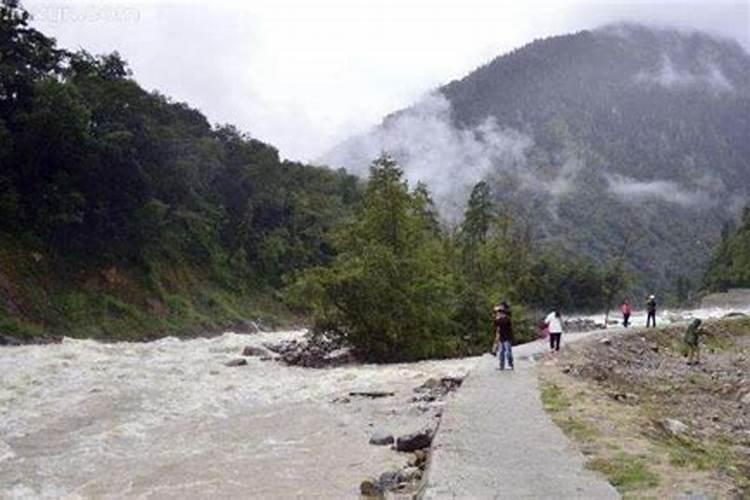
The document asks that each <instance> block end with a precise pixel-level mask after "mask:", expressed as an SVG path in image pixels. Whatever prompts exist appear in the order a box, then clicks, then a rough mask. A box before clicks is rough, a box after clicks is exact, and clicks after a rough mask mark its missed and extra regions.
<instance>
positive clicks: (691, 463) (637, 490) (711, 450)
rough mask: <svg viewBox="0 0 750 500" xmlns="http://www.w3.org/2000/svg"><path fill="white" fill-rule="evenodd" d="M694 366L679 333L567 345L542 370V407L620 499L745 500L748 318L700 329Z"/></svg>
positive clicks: (748, 483)
mask: <svg viewBox="0 0 750 500" xmlns="http://www.w3.org/2000/svg"><path fill="white" fill-rule="evenodd" d="M704 327H705V331H706V332H707V335H706V336H705V337H704V342H703V346H702V350H701V355H702V359H701V363H700V364H699V365H696V366H691V365H688V364H687V363H686V360H685V358H684V355H683V354H684V349H683V344H682V342H681V339H682V335H683V333H684V331H685V328H686V327H685V326H684V325H682V326H674V327H668V328H665V329H658V330H638V331H633V332H630V333H628V334H625V335H618V336H612V337H609V338H604V339H597V340H594V341H589V342H585V343H582V344H581V345H577V346H571V347H570V348H569V349H567V350H566V351H564V352H563V353H561V354H560V355H559V357H557V358H547V359H546V360H545V361H544V362H543V363H542V369H541V371H540V378H541V382H542V399H543V402H544V403H545V406H546V409H547V410H548V411H549V412H550V413H551V414H552V416H553V419H554V420H555V422H556V423H557V424H558V425H559V426H560V427H561V428H562V429H563V430H564V431H565V432H566V433H567V434H568V435H569V436H570V437H572V438H573V439H574V440H575V441H576V442H578V443H579V444H580V446H581V450H582V451H583V452H584V454H586V455H587V457H588V459H589V460H588V465H589V467H591V468H593V469H595V470H599V471H601V472H603V473H604V474H605V475H607V477H608V478H609V479H610V481H611V482H612V483H613V484H614V485H615V486H616V487H617V488H618V489H619V490H620V492H622V493H623V494H624V495H625V496H626V497H636V498H641V497H653V498H691V499H702V498H714V497H715V498H748V496H750V479H749V478H750V320H748V319H743V318H740V319H731V320H715V321H708V322H706V323H705V324H704Z"/></svg>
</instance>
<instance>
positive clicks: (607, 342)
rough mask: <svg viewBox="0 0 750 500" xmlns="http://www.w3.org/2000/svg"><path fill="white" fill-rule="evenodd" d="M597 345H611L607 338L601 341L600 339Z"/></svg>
mask: <svg viewBox="0 0 750 500" xmlns="http://www.w3.org/2000/svg"><path fill="white" fill-rule="evenodd" d="M599 343H600V344H604V345H610V344H611V343H612V341H611V340H609V339H608V338H607V337H604V338H603V339H601V340H600V341H599Z"/></svg>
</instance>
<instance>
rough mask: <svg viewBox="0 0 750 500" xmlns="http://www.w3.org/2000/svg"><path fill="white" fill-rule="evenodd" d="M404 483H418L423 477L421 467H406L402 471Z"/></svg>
mask: <svg viewBox="0 0 750 500" xmlns="http://www.w3.org/2000/svg"><path fill="white" fill-rule="evenodd" d="M401 475H402V476H403V478H404V479H403V480H404V481H416V480H418V479H419V478H420V477H421V476H422V470H421V469H420V468H419V467H413V466H412V467H406V468H404V469H403V470H402V471H401Z"/></svg>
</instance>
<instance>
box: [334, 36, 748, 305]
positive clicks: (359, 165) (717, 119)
mask: <svg viewBox="0 0 750 500" xmlns="http://www.w3.org/2000/svg"><path fill="white" fill-rule="evenodd" d="M748 139H750V56H749V55H748V53H747V52H745V51H744V50H743V49H742V48H741V47H740V46H739V45H738V44H737V43H734V42H732V41H729V40H724V39H717V38H714V37H711V36H709V35H706V34H703V33H699V32H683V31H675V30H667V29H652V28H647V27H643V26H639V25H613V26H608V27H604V28H601V29H597V30H594V31H582V32H579V33H575V34H571V35H565V36H556V37H551V38H547V39H543V40H537V41H534V42H533V43H530V44H528V45H526V46H524V47H522V48H520V49H517V50H515V51H513V52H511V53H509V54H506V55H503V56H501V57H498V58H496V59H494V60H493V61H491V62H490V63H489V64H487V65H485V66H482V67H480V68H479V69H477V70H475V71H473V72H472V73H470V74H469V75H467V76H466V77H464V78H463V79H461V80H457V81H453V82H450V83H449V84H447V85H445V86H443V87H441V88H439V89H437V90H436V91H435V92H434V93H433V94H431V95H429V96H427V97H426V98H425V99H423V100H422V101H421V102H418V103H416V104H415V105H414V106H412V107H410V108H408V109H405V110H401V111H398V112H396V113H393V114H391V115H389V116H388V117H386V118H385V119H384V120H383V122H382V124H381V125H380V126H378V127H376V128H375V129H374V130H372V131H370V132H369V133H367V134H364V135H362V136H358V137H354V138H351V139H350V140H348V141H346V142H345V143H343V144H341V145H340V146H338V147H337V148H335V149H334V150H333V151H331V152H330V153H329V154H327V155H326V156H325V157H324V158H323V159H322V160H321V161H323V162H325V163H328V164H331V165H332V166H344V167H347V168H349V169H350V170H352V171H354V172H360V173H362V172H364V170H363V169H364V168H365V167H366V165H367V163H368V162H369V161H370V160H371V159H372V158H373V157H374V156H375V155H377V153H378V152H380V151H381V150H385V151H389V152H391V153H392V154H394V156H395V157H396V158H397V159H398V160H399V161H400V162H401V163H402V164H403V165H404V166H405V169H406V171H407V173H408V175H409V176H410V178H411V179H412V180H416V179H420V180H423V181H425V182H427V183H428V184H429V185H430V187H431V188H432V190H433V191H434V194H435V198H436V200H437V201H438V203H439V204H440V205H441V207H442V210H443V213H444V214H445V215H446V216H447V217H448V218H449V219H451V218H455V215H456V214H457V213H459V212H458V211H459V210H461V206H462V203H463V201H464V200H465V194H466V192H467V189H468V188H469V186H470V185H471V184H473V183H474V182H476V181H477V180H479V179H482V178H484V179H489V180H490V181H491V185H492V186H493V188H494V196H495V198H496V199H497V200H498V201H500V202H502V203H504V205H505V206H506V207H508V209H509V210H512V211H513V212H514V213H515V214H516V216H517V218H522V219H524V220H526V221H527V222H528V223H529V224H530V226H531V227H532V228H533V233H534V235H535V237H536V239H537V240H538V241H539V242H541V244H543V245H548V246H556V247H558V248H561V249H563V250H565V251H568V252H572V253H581V254H586V255H590V256H592V257H594V258H595V259H597V260H599V261H606V260H607V259H609V258H611V257H612V256H613V255H617V254H619V253H621V252H622V251H623V250H625V251H626V255H627V260H628V263H629V268H630V269H631V270H632V271H633V272H634V273H635V275H637V276H638V278H639V279H638V280H637V287H636V288H637V289H638V290H639V291H645V289H650V290H657V291H659V290H662V291H664V290H667V289H669V290H672V289H676V288H677V285H678V282H679V283H680V286H681V287H683V288H684V286H685V284H686V283H687V281H690V282H692V283H693V284H697V283H698V281H699V279H700V276H701V274H702V272H703V271H704V270H705V267H706V263H707V260H708V257H709V255H710V253H711V250H712V247H713V246H714V245H715V243H716V242H717V240H718V237H719V233H720V230H721V227H722V225H723V224H724V223H725V222H727V221H730V220H733V219H736V217H737V216H738V214H739V213H740V211H741V209H742V207H743V206H744V205H745V204H746V203H747V201H748V196H749V195H750V140H748Z"/></svg>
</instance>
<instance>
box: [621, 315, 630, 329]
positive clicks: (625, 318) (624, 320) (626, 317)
mask: <svg viewBox="0 0 750 500" xmlns="http://www.w3.org/2000/svg"><path fill="white" fill-rule="evenodd" d="M628 325H630V314H623V315H622V326H624V327H625V328H627V327H628Z"/></svg>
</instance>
